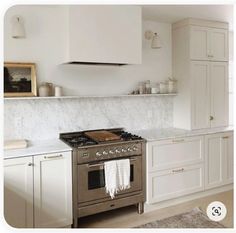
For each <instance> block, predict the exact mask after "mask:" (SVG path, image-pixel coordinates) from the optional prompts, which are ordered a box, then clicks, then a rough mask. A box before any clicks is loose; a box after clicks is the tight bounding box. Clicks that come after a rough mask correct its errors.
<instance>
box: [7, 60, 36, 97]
mask: <svg viewBox="0 0 236 233" xmlns="http://www.w3.org/2000/svg"><path fill="white" fill-rule="evenodd" d="M35 67H36V65H35V63H17V62H4V97H27V96H28V97H30V96H37V87H36V68H35Z"/></svg>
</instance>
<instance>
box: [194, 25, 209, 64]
mask: <svg viewBox="0 0 236 233" xmlns="http://www.w3.org/2000/svg"><path fill="white" fill-rule="evenodd" d="M208 33H209V31H208V28H205V27H198V26H192V27H191V30H190V49H191V52H190V56H191V59H193V60H208V59H209V58H208V54H209V50H210V49H209V40H208V36H209V35H208Z"/></svg>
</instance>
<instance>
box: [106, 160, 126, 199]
mask: <svg viewBox="0 0 236 233" xmlns="http://www.w3.org/2000/svg"><path fill="white" fill-rule="evenodd" d="M104 172H105V188H106V193H109V195H110V196H111V198H112V199H113V198H114V197H115V194H117V192H118V191H121V190H125V189H128V188H130V161H129V159H121V160H112V161H107V162H105V163H104Z"/></svg>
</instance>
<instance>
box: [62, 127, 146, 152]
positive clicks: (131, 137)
mask: <svg viewBox="0 0 236 233" xmlns="http://www.w3.org/2000/svg"><path fill="white" fill-rule="evenodd" d="M95 131H99V130H95ZM101 131H103V130H101ZM106 131H109V132H111V133H113V134H116V135H118V136H119V137H120V139H118V140H114V141H113V140H111V141H106V140H104V141H97V140H95V139H94V138H91V137H90V136H88V135H86V133H87V132H88V131H81V132H71V133H63V134H60V138H61V139H62V140H63V141H64V142H66V143H67V144H69V145H70V146H71V147H73V148H80V147H85V146H93V145H98V144H107V143H110V144H114V143H118V142H128V141H130V142H131V141H135V140H143V138H142V137H139V136H137V135H135V134H131V133H129V132H125V131H124V130H123V129H108V130H106ZM89 132H90V131H89Z"/></svg>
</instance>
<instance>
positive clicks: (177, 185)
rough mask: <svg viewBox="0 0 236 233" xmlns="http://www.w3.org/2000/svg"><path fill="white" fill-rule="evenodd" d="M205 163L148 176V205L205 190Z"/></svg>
mask: <svg viewBox="0 0 236 233" xmlns="http://www.w3.org/2000/svg"><path fill="white" fill-rule="evenodd" d="M203 173H204V165H203V163H201V164H197V165H191V166H186V167H178V168H174V169H168V170H163V171H158V172H152V173H149V174H148V176H147V177H148V178H147V203H148V204H152V203H155V202H159V201H164V200H168V199H172V198H176V197H179V196H182V195H186V194H190V193H194V192H197V191H202V190H204V179H203V178H204V174H203Z"/></svg>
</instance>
